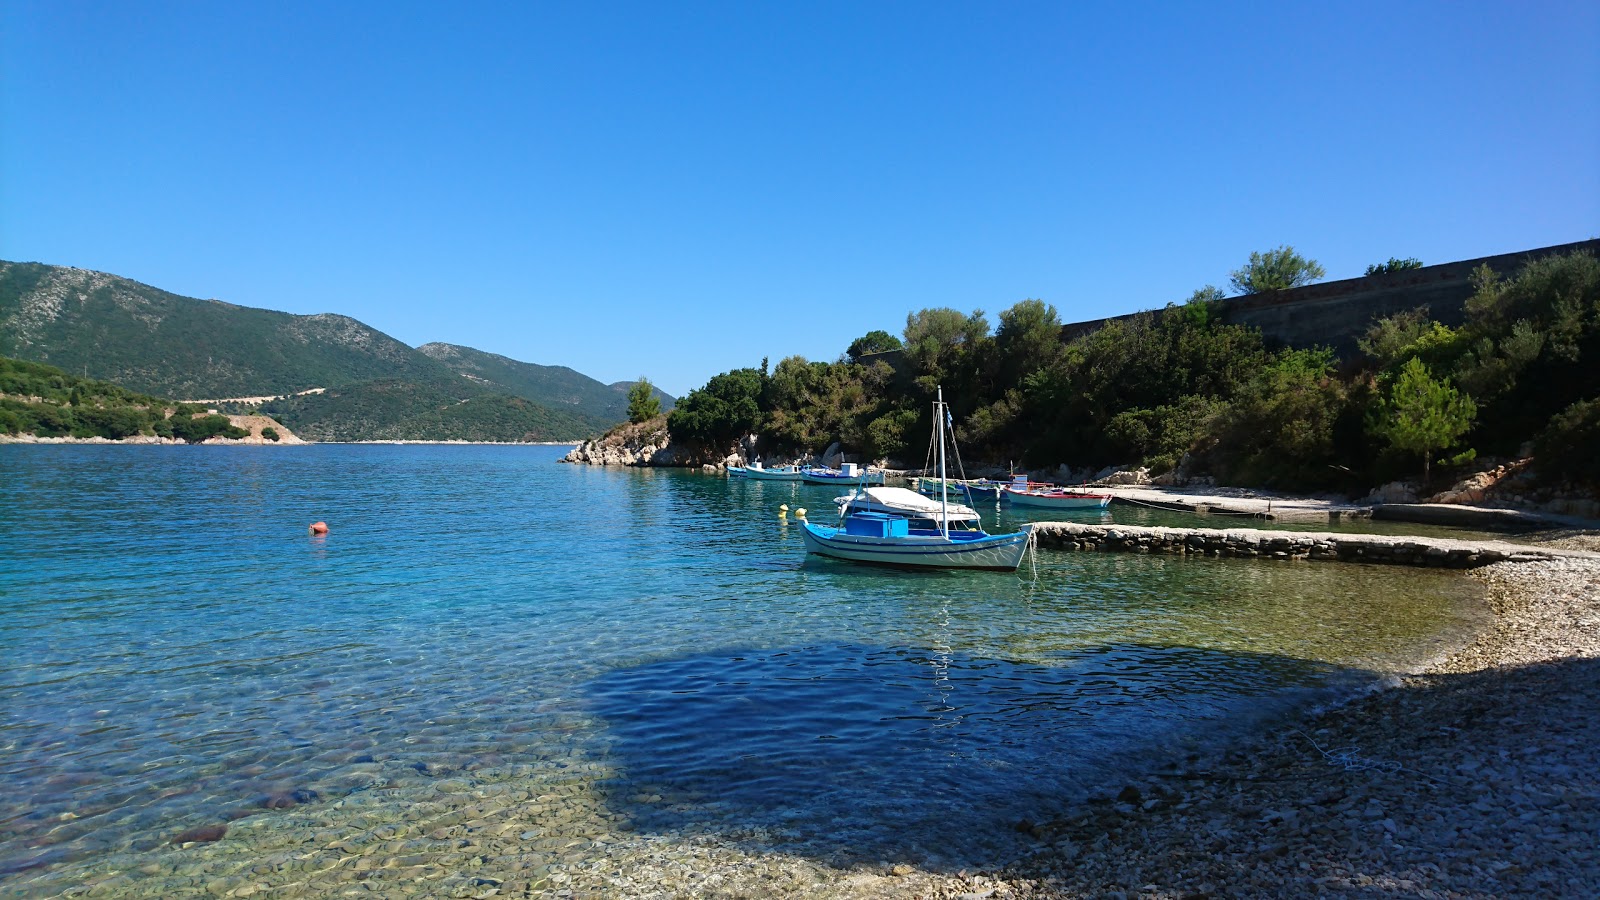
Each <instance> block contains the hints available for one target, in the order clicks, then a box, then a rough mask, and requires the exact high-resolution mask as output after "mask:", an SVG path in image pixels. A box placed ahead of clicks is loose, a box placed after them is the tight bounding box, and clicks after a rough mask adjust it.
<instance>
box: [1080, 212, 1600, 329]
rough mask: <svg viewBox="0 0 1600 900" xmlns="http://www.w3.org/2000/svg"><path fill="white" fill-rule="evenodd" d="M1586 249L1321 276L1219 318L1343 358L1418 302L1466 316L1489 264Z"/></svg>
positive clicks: (1226, 304)
mask: <svg viewBox="0 0 1600 900" xmlns="http://www.w3.org/2000/svg"><path fill="white" fill-rule="evenodd" d="M1575 250H1587V251H1589V252H1590V253H1600V240H1591V241H1577V242H1575V243H1571V244H1557V245H1554V246H1550V247H1539V248H1536V249H1533V250H1524V251H1521V252H1518V253H1502V254H1499V255H1497V256H1481V257H1478V258H1477V259H1463V260H1459V261H1457V262H1448V263H1440V264H1439V265H1435V266H1423V267H1422V268H1420V269H1408V270H1406V271H1403V272H1392V273H1389V274H1385V275H1369V276H1363V277H1361V278H1345V279H1342V280H1339V281H1324V282H1322V283H1320V284H1311V285H1307V286H1305V287H1301V288H1293V289H1291V290H1287V291H1275V292H1273V293H1270V294H1249V295H1246V296H1243V297H1231V298H1229V299H1227V300H1224V301H1222V307H1221V315H1222V320H1223V321H1224V322H1227V323H1228V324H1230V325H1251V326H1254V327H1256V328H1259V329H1261V333H1262V335H1264V336H1265V337H1266V338H1267V339H1268V340H1273V341H1281V342H1283V343H1285V344H1288V345H1290V346H1292V347H1309V346H1312V345H1314V344H1320V345H1323V346H1331V347H1332V348H1333V349H1334V350H1335V351H1336V352H1337V353H1338V354H1339V355H1340V356H1341V357H1346V358H1348V357H1350V356H1352V355H1354V354H1355V352H1356V339H1357V338H1359V337H1361V336H1362V335H1363V334H1365V333H1366V330H1367V327H1368V326H1370V325H1371V324H1372V322H1373V321H1374V320H1376V319H1379V318H1383V317H1384V316H1392V315H1395V314H1397V313H1402V312H1408V311H1410V310H1413V309H1416V308H1417V307H1419V306H1426V307H1428V314H1429V315H1430V316H1431V317H1432V318H1434V319H1436V320H1438V321H1440V322H1443V323H1444V324H1446V325H1450V326H1456V325H1460V324H1461V323H1462V321H1463V320H1464V313H1465V308H1466V302H1467V298H1469V297H1471V296H1472V273H1473V271H1474V270H1476V269H1477V268H1478V267H1479V266H1484V265H1486V266H1488V267H1489V268H1491V269H1493V270H1494V271H1495V272H1498V273H1499V274H1500V275H1502V276H1511V275H1515V274H1516V272H1517V270H1519V269H1520V268H1522V267H1523V266H1524V265H1526V264H1527V263H1528V262H1529V261H1531V260H1534V259H1538V258H1541V257H1545V256H1554V255H1557V254H1564V253H1571V252H1573V251H1575ZM1132 315H1137V313H1135V314H1130V315H1127V316H1113V317H1111V318H1108V319H1094V320H1092V321H1088V322H1074V323H1072V324H1070V325H1063V326H1062V327H1061V339H1062V340H1063V341H1069V340H1071V339H1073V338H1075V337H1078V336H1080V335H1084V334H1088V333H1090V332H1092V331H1096V330H1098V329H1100V328H1101V327H1103V326H1104V325H1105V324H1106V323H1107V322H1115V321H1118V320H1121V319H1128V318H1131V317H1132Z"/></svg>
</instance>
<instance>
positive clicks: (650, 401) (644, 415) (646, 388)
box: [628, 375, 661, 424]
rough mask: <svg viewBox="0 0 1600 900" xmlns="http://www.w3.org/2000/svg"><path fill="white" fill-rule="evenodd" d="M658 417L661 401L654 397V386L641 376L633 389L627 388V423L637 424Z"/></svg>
mask: <svg viewBox="0 0 1600 900" xmlns="http://www.w3.org/2000/svg"><path fill="white" fill-rule="evenodd" d="M659 415H661V400H660V399H659V398H658V397H656V389H655V385H653V384H651V383H650V379H648V378H646V377H644V376H643V375H641V376H639V380H638V381H636V382H634V384H633V387H631V388H628V421H629V422H632V423H634V424H638V423H640V422H643V421H646V420H648V419H653V418H655V417H656V416H659Z"/></svg>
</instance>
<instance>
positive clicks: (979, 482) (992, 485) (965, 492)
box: [912, 478, 1006, 502]
mask: <svg viewBox="0 0 1600 900" xmlns="http://www.w3.org/2000/svg"><path fill="white" fill-rule="evenodd" d="M912 484H913V486H914V487H915V488H916V490H917V493H919V494H922V495H924V496H928V497H937V496H939V492H940V491H941V490H945V489H946V488H947V487H948V489H949V491H950V493H951V494H954V495H955V496H957V497H965V498H966V499H967V501H968V502H973V501H978V500H995V501H998V500H999V499H1000V491H1001V489H1002V488H1004V487H1005V485H1006V483H1005V482H1004V481H991V480H989V479H987V478H974V479H972V480H970V481H958V480H955V479H949V480H945V479H941V478H917V479H915V480H913V482H912Z"/></svg>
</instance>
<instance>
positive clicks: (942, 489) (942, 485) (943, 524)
mask: <svg viewBox="0 0 1600 900" xmlns="http://www.w3.org/2000/svg"><path fill="white" fill-rule="evenodd" d="M933 418H934V423H933V430H934V431H936V432H938V433H939V531H940V532H941V533H942V534H943V535H944V539H945V540H947V541H948V540H950V500H949V498H950V479H948V478H946V477H945V474H944V385H942V384H941V385H939V400H938V402H936V403H934V405H933Z"/></svg>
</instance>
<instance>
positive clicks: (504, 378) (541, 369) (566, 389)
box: [417, 343, 673, 426]
mask: <svg viewBox="0 0 1600 900" xmlns="http://www.w3.org/2000/svg"><path fill="white" fill-rule="evenodd" d="M417 349H418V350H420V351H421V352H423V353H425V354H427V355H428V356H430V357H432V358H433V359H434V360H436V361H438V362H439V363H441V364H443V365H446V366H449V367H450V368H451V369H452V370H454V371H456V372H458V373H460V374H462V375H466V376H468V377H469V378H472V379H474V380H481V381H483V382H488V383H489V384H490V385H491V386H493V387H495V388H497V389H503V390H504V391H505V392H506V393H508V394H514V395H516V396H518V397H526V398H527V399H529V400H532V401H534V402H535V403H542V404H544V405H545V406H548V407H550V408H552V409H572V410H575V411H578V412H581V413H584V414H585V415H587V416H590V417H592V418H594V419H596V420H598V421H601V422H603V423H604V424H605V425H606V426H610V425H615V424H616V423H618V422H620V421H622V420H623V419H626V418H627V417H628V389H629V388H631V387H633V385H634V382H632V381H619V382H617V383H616V384H602V383H601V382H599V381H596V380H595V379H593V378H590V377H589V376H587V375H585V374H583V373H582V372H578V371H575V370H573V369H569V368H567V367H566V366H541V365H536V364H534V363H525V362H520V361H518V360H515V359H511V358H509V357H505V356H500V355H498V354H495V353H485V352H483V351H482V350H474V349H473V348H471V347H461V346H458V345H456V344H443V343H434V344H423V345H422V346H421V347H418V348H417ZM655 393H656V397H657V398H658V399H659V400H660V401H661V409H662V410H663V411H666V410H670V409H671V408H672V404H673V397H672V395H671V394H668V393H666V392H664V391H662V390H660V389H657V390H656V392H655Z"/></svg>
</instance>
